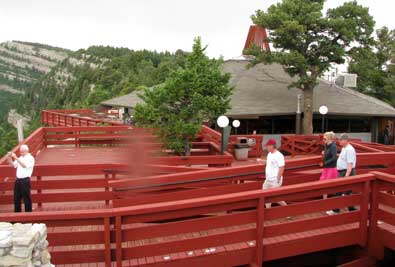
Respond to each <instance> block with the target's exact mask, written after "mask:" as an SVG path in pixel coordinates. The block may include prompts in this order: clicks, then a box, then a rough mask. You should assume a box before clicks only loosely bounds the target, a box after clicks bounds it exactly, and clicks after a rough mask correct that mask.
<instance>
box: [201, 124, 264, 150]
mask: <svg viewBox="0 0 395 267" xmlns="http://www.w3.org/2000/svg"><path fill="white" fill-rule="evenodd" d="M200 136H201V137H202V139H203V140H204V141H208V142H213V143H215V144H216V145H217V146H218V147H221V133H220V132H217V131H215V130H213V129H211V128H210V127H207V126H205V125H203V126H202V130H201V132H200ZM239 137H245V138H247V139H252V140H254V142H255V144H254V145H252V146H250V150H249V152H248V156H249V157H260V156H262V152H263V151H262V141H263V135H258V134H250V135H231V136H230V137H229V144H228V151H229V152H231V153H234V145H235V144H236V141H237V138H239Z"/></svg>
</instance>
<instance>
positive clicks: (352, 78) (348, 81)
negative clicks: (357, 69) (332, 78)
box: [336, 73, 358, 88]
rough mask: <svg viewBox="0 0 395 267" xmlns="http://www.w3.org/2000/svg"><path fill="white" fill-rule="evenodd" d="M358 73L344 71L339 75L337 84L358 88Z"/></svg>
mask: <svg viewBox="0 0 395 267" xmlns="http://www.w3.org/2000/svg"><path fill="white" fill-rule="evenodd" d="M357 80H358V75H357V74H354V73H343V74H340V75H339V76H337V78H336V84H337V85H339V86H341V87H347V88H356V87H357Z"/></svg>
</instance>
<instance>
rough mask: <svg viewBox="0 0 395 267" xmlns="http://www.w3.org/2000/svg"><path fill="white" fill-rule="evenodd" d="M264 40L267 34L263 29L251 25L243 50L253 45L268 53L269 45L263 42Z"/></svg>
mask: <svg viewBox="0 0 395 267" xmlns="http://www.w3.org/2000/svg"><path fill="white" fill-rule="evenodd" d="M266 38H267V32H266V29H265V28H262V27H260V26H258V25H251V26H250V30H249V31H248V36H247V40H246V43H245V45H244V50H245V49H247V48H250V46H251V45H252V44H255V45H256V46H258V47H260V48H261V49H262V50H266V51H270V47H269V43H268V42H266V41H265V40H266ZM244 50H243V51H244Z"/></svg>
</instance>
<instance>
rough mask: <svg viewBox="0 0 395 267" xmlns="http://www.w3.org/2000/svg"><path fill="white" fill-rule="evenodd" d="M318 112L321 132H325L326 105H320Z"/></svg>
mask: <svg viewBox="0 0 395 267" xmlns="http://www.w3.org/2000/svg"><path fill="white" fill-rule="evenodd" d="M319 112H320V114H321V115H322V123H321V132H325V115H326V114H327V113H328V107H327V106H321V107H320V109H319Z"/></svg>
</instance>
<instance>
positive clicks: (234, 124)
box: [232, 120, 240, 128]
mask: <svg viewBox="0 0 395 267" xmlns="http://www.w3.org/2000/svg"><path fill="white" fill-rule="evenodd" d="M232 125H233V127H235V128H239V127H240V121H239V120H234V121H233V122H232Z"/></svg>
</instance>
